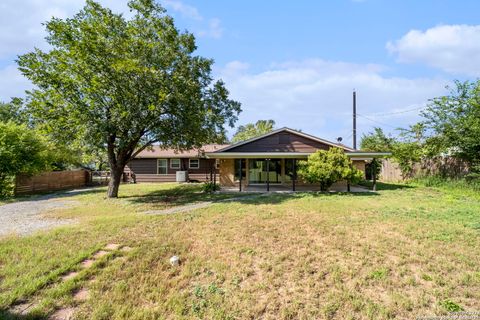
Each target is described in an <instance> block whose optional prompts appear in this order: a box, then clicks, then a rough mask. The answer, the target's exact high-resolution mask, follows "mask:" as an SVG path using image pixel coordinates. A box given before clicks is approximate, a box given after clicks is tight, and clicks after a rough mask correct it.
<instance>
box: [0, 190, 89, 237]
mask: <svg viewBox="0 0 480 320" xmlns="http://www.w3.org/2000/svg"><path fill="white" fill-rule="evenodd" d="M88 190H91V189H78V190H72V191H69V192H66V193H56V194H50V195H45V196H40V197H37V198H34V199H32V200H26V201H18V202H13V203H8V204H5V205H0V236H5V235H9V234H19V235H28V234H31V233H33V232H35V231H38V230H44V229H50V228H53V227H57V226H61V225H65V224H70V223H73V222H74V220H72V219H51V218H46V217H43V216H42V214H44V213H46V212H48V211H50V210H54V209H62V208H68V207H72V206H76V205H78V204H79V202H78V201H74V200H65V199H64V198H65V196H68V195H73V194H76V193H79V192H83V191H88Z"/></svg>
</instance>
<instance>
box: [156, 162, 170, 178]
mask: <svg viewBox="0 0 480 320" xmlns="http://www.w3.org/2000/svg"><path fill="white" fill-rule="evenodd" d="M161 160H165V162H166V166H165V169H166V171H165V173H160V172H159V171H160V170H158V169H159V168H160V166H159V163H160V161H161ZM162 168H163V167H162ZM157 174H160V175H162V176H166V175H167V174H168V159H157Z"/></svg>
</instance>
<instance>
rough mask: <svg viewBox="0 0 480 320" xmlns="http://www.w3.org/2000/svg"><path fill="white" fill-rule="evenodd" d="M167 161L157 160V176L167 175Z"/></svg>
mask: <svg viewBox="0 0 480 320" xmlns="http://www.w3.org/2000/svg"><path fill="white" fill-rule="evenodd" d="M167 162H168V161H167V159H158V160H157V174H167V169H168V168H167Z"/></svg>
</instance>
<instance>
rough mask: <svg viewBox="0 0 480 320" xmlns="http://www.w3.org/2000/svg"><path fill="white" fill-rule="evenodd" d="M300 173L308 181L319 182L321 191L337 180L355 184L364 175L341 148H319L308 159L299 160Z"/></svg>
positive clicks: (326, 189)
mask: <svg viewBox="0 0 480 320" xmlns="http://www.w3.org/2000/svg"><path fill="white" fill-rule="evenodd" d="M298 173H299V175H300V176H301V177H302V178H303V179H304V180H305V181H306V182H308V183H319V184H320V190H321V191H328V189H329V188H330V187H331V186H332V184H334V183H335V182H337V181H341V180H345V181H347V182H348V183H350V184H354V183H357V182H359V181H360V180H361V179H362V177H363V174H362V172H361V171H360V170H358V169H357V168H355V167H354V166H353V163H352V161H351V160H350V159H349V158H348V157H347V155H346V154H345V153H344V152H343V151H342V150H341V149H339V148H331V149H330V150H318V151H317V152H315V153H313V154H311V155H310V156H309V157H308V160H306V161H300V162H299V169H298Z"/></svg>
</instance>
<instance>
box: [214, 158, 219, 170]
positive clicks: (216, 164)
mask: <svg viewBox="0 0 480 320" xmlns="http://www.w3.org/2000/svg"><path fill="white" fill-rule="evenodd" d="M215 169H220V160H219V159H215Z"/></svg>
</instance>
